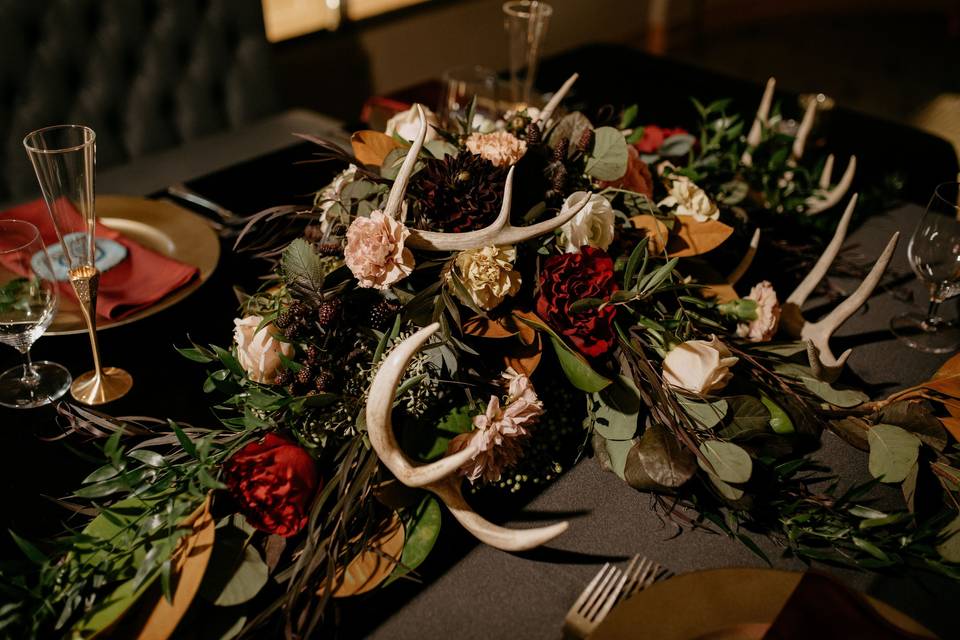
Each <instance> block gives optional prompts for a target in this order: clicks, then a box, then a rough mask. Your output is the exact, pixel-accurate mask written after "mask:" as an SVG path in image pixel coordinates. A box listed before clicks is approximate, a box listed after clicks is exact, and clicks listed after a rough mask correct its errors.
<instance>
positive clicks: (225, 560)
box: [200, 526, 269, 607]
mask: <svg viewBox="0 0 960 640" xmlns="http://www.w3.org/2000/svg"><path fill="white" fill-rule="evenodd" d="M268 574H269V568H268V567H267V563H266V562H264V561H263V558H262V557H261V555H260V552H259V551H258V550H257V549H256V547H254V546H252V545H250V544H247V535H246V534H244V533H243V532H242V531H240V530H238V529H236V528H234V527H233V526H227V527H223V528H222V529H220V530H218V531H217V539H216V544H215V545H214V547H213V553H212V554H211V555H210V562H209V564H208V565H207V572H206V573H205V574H204V576H203V582H202V583H201V584H200V594H201V595H203V597H204V598H205V599H207V600H209V601H211V602H213V604H215V605H217V606H219V607H230V606H233V605H237V604H242V603H244V602H248V601H249V600H252V599H253V598H254V596H256V595H257V594H258V593H260V590H261V589H262V588H263V586H264V585H265V584H266V583H267V578H268Z"/></svg>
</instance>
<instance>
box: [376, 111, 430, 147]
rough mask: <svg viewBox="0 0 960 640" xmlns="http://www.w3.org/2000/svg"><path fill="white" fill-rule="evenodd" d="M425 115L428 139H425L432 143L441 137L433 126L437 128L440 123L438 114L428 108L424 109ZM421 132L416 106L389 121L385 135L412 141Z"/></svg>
mask: <svg viewBox="0 0 960 640" xmlns="http://www.w3.org/2000/svg"><path fill="white" fill-rule="evenodd" d="M421 106H423V105H421ZM423 115H425V116H426V117H427V137H426V138H425V141H426V142H430V141H431V140H436V139H437V138H439V137H440V136H438V135H437V132H436V130H435V129H434V128H433V126H436V125H437V124H438V122H439V121H438V120H437V114H435V113H434V112H433V111H430V109H428V108H427V107H423ZM431 125H433V126H431ZM419 132H420V117H419V116H418V115H417V106H416V105H413V106H412V107H410V108H409V109H407V110H406V111H401V112H400V113H398V114H396V115H395V116H393V117H392V118H390V119H389V120H387V128H386V129H385V130H384V133H386V134H387V135H388V136H392V135H393V134H397V135H398V136H400V137H401V138H403V139H404V140H410V141H412V140H413V139H414V138H416V137H417V134H418V133H419Z"/></svg>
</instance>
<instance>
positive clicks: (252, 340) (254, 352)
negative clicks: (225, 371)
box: [233, 316, 293, 384]
mask: <svg viewBox="0 0 960 640" xmlns="http://www.w3.org/2000/svg"><path fill="white" fill-rule="evenodd" d="M261 322H263V318H262V317H261V316H247V317H245V318H242V319H241V318H237V319H235V320H234V321H233V327H234V328H233V339H234V341H235V342H236V343H237V360H239V361H240V366H241V367H243V370H244V371H246V372H247V377H248V378H250V379H251V380H253V381H254V382H260V383H263V384H273V383H274V382H275V381H276V378H277V368H278V367H279V366H280V354H281V353H282V354H283V355H284V356H285V357H288V358H289V357H290V355H291V354H292V353H293V346H292V345H290V344H288V343H286V342H280V341H279V340H277V339H276V338H274V337H273V334H275V333H276V331H277V330H276V328H275V327H274V326H273V323H270V324H267V325H264V327H263V328H262V329H260V330H259V331H257V327H259V326H260V323H261Z"/></svg>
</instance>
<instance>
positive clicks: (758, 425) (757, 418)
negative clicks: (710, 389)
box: [720, 396, 770, 482]
mask: <svg viewBox="0 0 960 640" xmlns="http://www.w3.org/2000/svg"><path fill="white" fill-rule="evenodd" d="M727 402H728V403H729V404H730V424H729V425H727V426H726V427H724V429H723V430H722V431H721V432H720V433H721V435H723V437H725V438H732V437H734V436H738V435H745V434H751V433H763V432H765V431H767V427H768V426H769V423H770V411H769V410H768V409H767V408H766V407H765V406H764V405H763V403H762V402H761V401H760V400H758V399H757V398H754V397H753V396H731V397H729V398H727ZM720 477H721V478H723V474H720ZM723 479H724V480H725V479H726V478H723ZM732 482H738V481H737V480H733V481H732ZM739 482H743V481H742V480H741V481H739Z"/></svg>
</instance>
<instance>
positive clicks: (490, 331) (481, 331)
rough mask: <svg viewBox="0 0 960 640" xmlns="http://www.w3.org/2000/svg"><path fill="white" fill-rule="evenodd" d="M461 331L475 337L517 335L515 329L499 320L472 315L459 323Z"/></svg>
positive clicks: (508, 336)
mask: <svg viewBox="0 0 960 640" xmlns="http://www.w3.org/2000/svg"><path fill="white" fill-rule="evenodd" d="M461 328H462V329H463V332H464V333H465V334H466V335H468V336H475V337H477V338H512V337H513V336H515V335H517V329H516V328H513V330H511V329H510V328H508V327H506V326H504V324H503V322H502V321H500V320H493V319H491V318H484V317H483V316H474V317H472V318H467V319H466V320H465V321H464V322H463V324H462V325H461Z"/></svg>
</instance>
